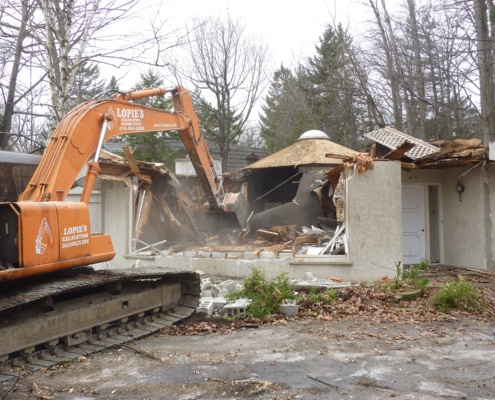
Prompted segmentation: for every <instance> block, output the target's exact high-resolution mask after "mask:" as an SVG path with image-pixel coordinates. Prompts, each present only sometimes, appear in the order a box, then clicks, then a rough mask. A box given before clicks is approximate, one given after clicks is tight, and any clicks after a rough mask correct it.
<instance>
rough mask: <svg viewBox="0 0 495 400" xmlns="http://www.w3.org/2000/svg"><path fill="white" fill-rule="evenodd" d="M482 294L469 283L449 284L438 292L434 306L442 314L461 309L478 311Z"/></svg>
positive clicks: (434, 297)
mask: <svg viewBox="0 0 495 400" xmlns="http://www.w3.org/2000/svg"><path fill="white" fill-rule="evenodd" d="M479 298H480V293H479V291H478V289H477V288H476V286H474V285H473V284H472V283H470V282H467V281H464V280H463V281H460V282H459V283H447V284H445V285H443V286H442V288H441V289H440V290H439V291H438V292H436V293H435V294H434V295H433V296H432V298H431V302H432V304H433V305H434V306H435V307H437V309H438V310H440V311H442V312H448V311H450V310H453V309H460V310H465V311H469V312H475V311H477V310H478V309H479V308H480V306H481V304H480V302H479Z"/></svg>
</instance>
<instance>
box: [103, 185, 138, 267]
mask: <svg viewBox="0 0 495 400" xmlns="http://www.w3.org/2000/svg"><path fill="white" fill-rule="evenodd" d="M101 194H102V207H103V212H102V217H103V231H104V232H105V233H107V234H110V237H111V238H112V243H113V247H114V249H115V252H116V256H115V258H114V259H113V260H110V261H109V262H108V264H109V265H110V266H112V267H114V268H126V267H131V266H132V265H134V263H135V262H136V260H126V259H125V257H124V255H125V254H128V253H129V251H130V250H131V248H132V227H133V215H132V213H133V201H134V196H133V193H132V191H131V189H130V188H129V187H128V186H127V185H126V184H125V183H123V182H120V181H106V180H102V181H101Z"/></svg>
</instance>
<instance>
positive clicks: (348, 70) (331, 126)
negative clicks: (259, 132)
mask: <svg viewBox="0 0 495 400" xmlns="http://www.w3.org/2000/svg"><path fill="white" fill-rule="evenodd" d="M350 51H352V40H351V38H350V36H349V35H348V34H347V32H345V31H344V30H343V28H342V26H341V25H339V26H338V27H337V29H336V30H334V29H333V28H332V27H330V26H329V27H327V29H326V30H325V32H324V34H323V37H322V38H320V45H319V46H316V55H315V56H314V57H312V58H310V59H309V60H308V66H307V70H306V76H307V81H306V87H305V91H306V93H307V102H308V104H310V105H311V108H312V110H311V111H312V114H313V121H314V125H315V126H314V127H313V128H314V129H319V130H322V131H324V132H325V133H327V134H328V135H329V136H330V139H331V140H333V141H335V142H337V143H340V144H343V145H346V146H348V147H351V148H357V147H358V142H359V135H360V134H361V133H363V132H362V131H363V130H364V129H365V119H366V118H365V115H366V107H365V104H366V101H365V96H364V95H363V94H362V93H361V91H360V89H359V85H358V83H357V82H358V79H357V78H356V76H355V70H354V67H353V63H352V61H351V58H350V54H349V52H350Z"/></svg>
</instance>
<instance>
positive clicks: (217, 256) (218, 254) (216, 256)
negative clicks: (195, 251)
mask: <svg viewBox="0 0 495 400" xmlns="http://www.w3.org/2000/svg"><path fill="white" fill-rule="evenodd" d="M211 258H214V259H215V260H223V259H224V258H225V253H221V252H219V251H213V252H212V253H211Z"/></svg>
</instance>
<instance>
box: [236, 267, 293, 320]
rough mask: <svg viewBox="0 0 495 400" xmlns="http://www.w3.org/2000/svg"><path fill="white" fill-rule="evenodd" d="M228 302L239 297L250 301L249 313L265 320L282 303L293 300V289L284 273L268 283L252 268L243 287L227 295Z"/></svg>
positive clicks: (260, 272)
mask: <svg viewBox="0 0 495 400" xmlns="http://www.w3.org/2000/svg"><path fill="white" fill-rule="evenodd" d="M226 297H227V299H228V300H237V299H239V298H241V297H245V298H248V299H251V304H250V305H249V309H248V310H249V313H250V314H251V315H252V316H253V317H255V318H265V317H267V316H268V315H270V314H274V313H276V312H278V309H279V307H280V304H281V303H282V301H284V300H287V299H294V298H295V294H294V289H293V287H292V285H291V284H290V281H289V278H288V277H287V274H286V273H285V272H283V273H281V274H280V275H279V276H277V278H275V280H274V281H268V280H267V279H266V277H265V275H264V274H263V271H262V270H261V269H259V268H256V267H254V268H252V270H251V275H250V276H248V277H247V278H246V279H245V280H244V287H243V289H242V290H241V291H240V292H234V293H229V294H228V295H227V296H226Z"/></svg>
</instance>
